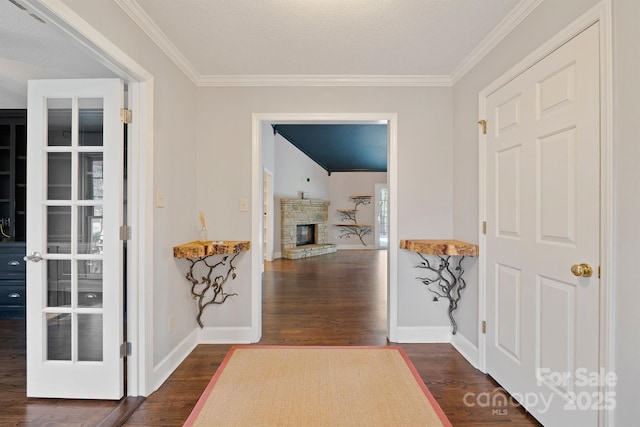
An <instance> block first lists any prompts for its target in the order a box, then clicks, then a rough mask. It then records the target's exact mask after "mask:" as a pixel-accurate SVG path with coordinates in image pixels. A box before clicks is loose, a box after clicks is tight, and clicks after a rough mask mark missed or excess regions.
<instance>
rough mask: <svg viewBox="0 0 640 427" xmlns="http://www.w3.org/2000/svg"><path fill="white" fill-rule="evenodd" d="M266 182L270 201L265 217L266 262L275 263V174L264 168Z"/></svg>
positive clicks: (267, 204)
mask: <svg viewBox="0 0 640 427" xmlns="http://www.w3.org/2000/svg"><path fill="white" fill-rule="evenodd" d="M263 177H264V181H265V182H268V183H269V185H268V186H267V197H268V200H267V202H266V203H265V205H266V215H263V217H264V220H265V221H266V222H267V248H266V251H265V252H266V253H264V254H263V255H264V261H273V238H274V235H273V234H274V231H273V214H274V211H273V172H271V171H270V170H269V169H267V168H264V170H263ZM264 261H263V262H264Z"/></svg>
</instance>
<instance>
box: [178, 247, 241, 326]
mask: <svg viewBox="0 0 640 427" xmlns="http://www.w3.org/2000/svg"><path fill="white" fill-rule="evenodd" d="M250 247H251V245H250V243H249V242H248V241H236V240H225V241H218V242H217V241H207V242H200V241H195V242H189V243H185V244H182V245H179V246H175V247H174V248H173V256H174V257H175V258H185V259H187V260H188V261H189V263H190V266H189V271H188V272H187V276H186V277H187V280H188V281H189V282H190V283H191V295H193V298H194V299H195V300H196V301H197V303H198V316H197V317H196V321H197V322H198V325H200V328H203V324H202V319H201V317H202V312H203V310H204V308H205V307H207V306H209V305H211V304H222V303H224V302H225V301H226V300H227V298H229V297H231V296H235V295H237V294H230V293H227V292H225V291H224V284H225V283H227V280H228V279H229V277H231V279H232V280H233V279H235V278H236V267H235V266H234V265H233V261H234V260H235V259H236V257H237V256H238V255H239V254H240V253H241V252H245V251H248V250H249V248H250ZM216 255H220V256H222V258H220V257H217V258H213V257H214V256H216ZM216 260H217V262H215V261H216ZM198 265H202V266H204V267H205V271H206V274H205V275H203V276H202V277H200V278H196V275H195V272H194V268H195V267H196V266H198ZM225 267H226V268H227V271H226V273H225V272H224V268H225ZM216 269H219V270H221V271H222V274H219V275H214V271H215V270H216Z"/></svg>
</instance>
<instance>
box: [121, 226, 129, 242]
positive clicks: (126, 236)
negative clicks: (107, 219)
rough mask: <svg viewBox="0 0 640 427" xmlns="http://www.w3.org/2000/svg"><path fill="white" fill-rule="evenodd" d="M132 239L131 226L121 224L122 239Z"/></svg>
mask: <svg viewBox="0 0 640 427" xmlns="http://www.w3.org/2000/svg"><path fill="white" fill-rule="evenodd" d="M130 239H131V227H130V226H128V225H121V226H120V240H130Z"/></svg>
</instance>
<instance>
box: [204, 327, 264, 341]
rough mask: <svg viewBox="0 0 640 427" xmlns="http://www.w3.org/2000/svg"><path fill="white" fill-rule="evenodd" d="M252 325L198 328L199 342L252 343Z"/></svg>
mask: <svg viewBox="0 0 640 427" xmlns="http://www.w3.org/2000/svg"><path fill="white" fill-rule="evenodd" d="M251 342H252V340H251V328H250V327H241V326H239V327H232V328H203V329H200V328H198V344H251Z"/></svg>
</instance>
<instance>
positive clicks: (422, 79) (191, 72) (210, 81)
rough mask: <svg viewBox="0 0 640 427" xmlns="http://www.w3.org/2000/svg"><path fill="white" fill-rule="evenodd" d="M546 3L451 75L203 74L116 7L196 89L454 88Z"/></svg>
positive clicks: (522, 7) (524, 7) (514, 19)
mask: <svg viewBox="0 0 640 427" xmlns="http://www.w3.org/2000/svg"><path fill="white" fill-rule="evenodd" d="M542 1H543V0H521V1H520V3H518V5H517V6H516V7H515V8H514V9H513V10H512V11H511V12H510V13H509V14H508V15H507V16H506V17H505V18H504V19H503V20H502V21H501V22H500V23H499V24H498V26H497V27H496V28H494V29H493V30H492V31H491V33H489V35H488V36H487V37H485V38H484V39H483V40H482V42H480V44H479V45H478V46H477V47H476V48H475V49H474V50H473V51H472V52H471V53H470V54H469V55H468V56H467V57H466V58H465V59H464V60H463V61H462V62H461V63H460V64H458V66H457V67H456V68H455V69H454V70H453V72H452V73H451V74H450V75H339V74H319V75H312V74H310V75H295V74H292V75H286V74H282V75H201V74H200V73H198V71H197V70H196V69H195V68H194V66H193V65H192V64H191V63H190V62H189V61H188V60H187V58H185V57H184V55H183V54H182V53H181V52H180V50H178V48H177V47H176V46H175V45H174V44H173V43H172V42H171V40H169V38H168V37H167V36H166V35H165V34H164V33H163V32H162V30H161V29H160V28H159V27H158V26H157V25H156V23H155V22H154V21H153V19H151V17H150V16H149V15H148V14H147V13H146V12H145V11H144V10H143V9H142V7H140V5H139V4H138V3H137V2H136V0H115V2H116V4H118V6H120V7H121V8H122V10H124V12H125V13H126V14H127V15H129V17H130V18H131V19H132V20H133V21H134V22H135V23H136V24H137V25H138V26H139V27H140V28H141V29H142V30H143V31H144V32H145V33H146V34H147V35H148V36H149V37H150V38H151V40H153V41H154V42H155V43H156V44H157V45H158V47H160V49H161V50H162V51H163V52H164V53H165V54H166V55H167V56H168V57H169V58H170V59H171V60H172V61H173V62H174V63H175V64H176V65H177V66H178V68H180V69H181V70H182V72H184V73H185V75H186V76H187V77H188V78H189V79H191V81H192V82H193V83H194V84H195V85H196V86H202V87H216V86H414V87H415V86H453V85H454V84H456V83H457V82H458V81H459V80H460V79H461V78H462V77H464V76H465V75H466V74H467V73H468V72H469V71H470V70H471V69H472V68H473V67H475V66H476V64H478V62H480V60H482V58H484V57H485V56H486V55H487V54H488V53H489V52H490V51H491V49H493V48H494V47H495V46H496V45H497V44H498V43H500V42H501V41H502V40H503V39H504V38H505V37H506V36H507V35H508V34H509V33H510V32H511V31H512V30H513V29H514V28H515V27H516V26H517V25H518V24H520V22H522V21H523V20H524V19H525V18H526V17H527V16H528V15H529V14H530V13H531V12H532V11H533V10H534V9H535V8H536V7H538V6H539V5H540V3H542Z"/></svg>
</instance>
